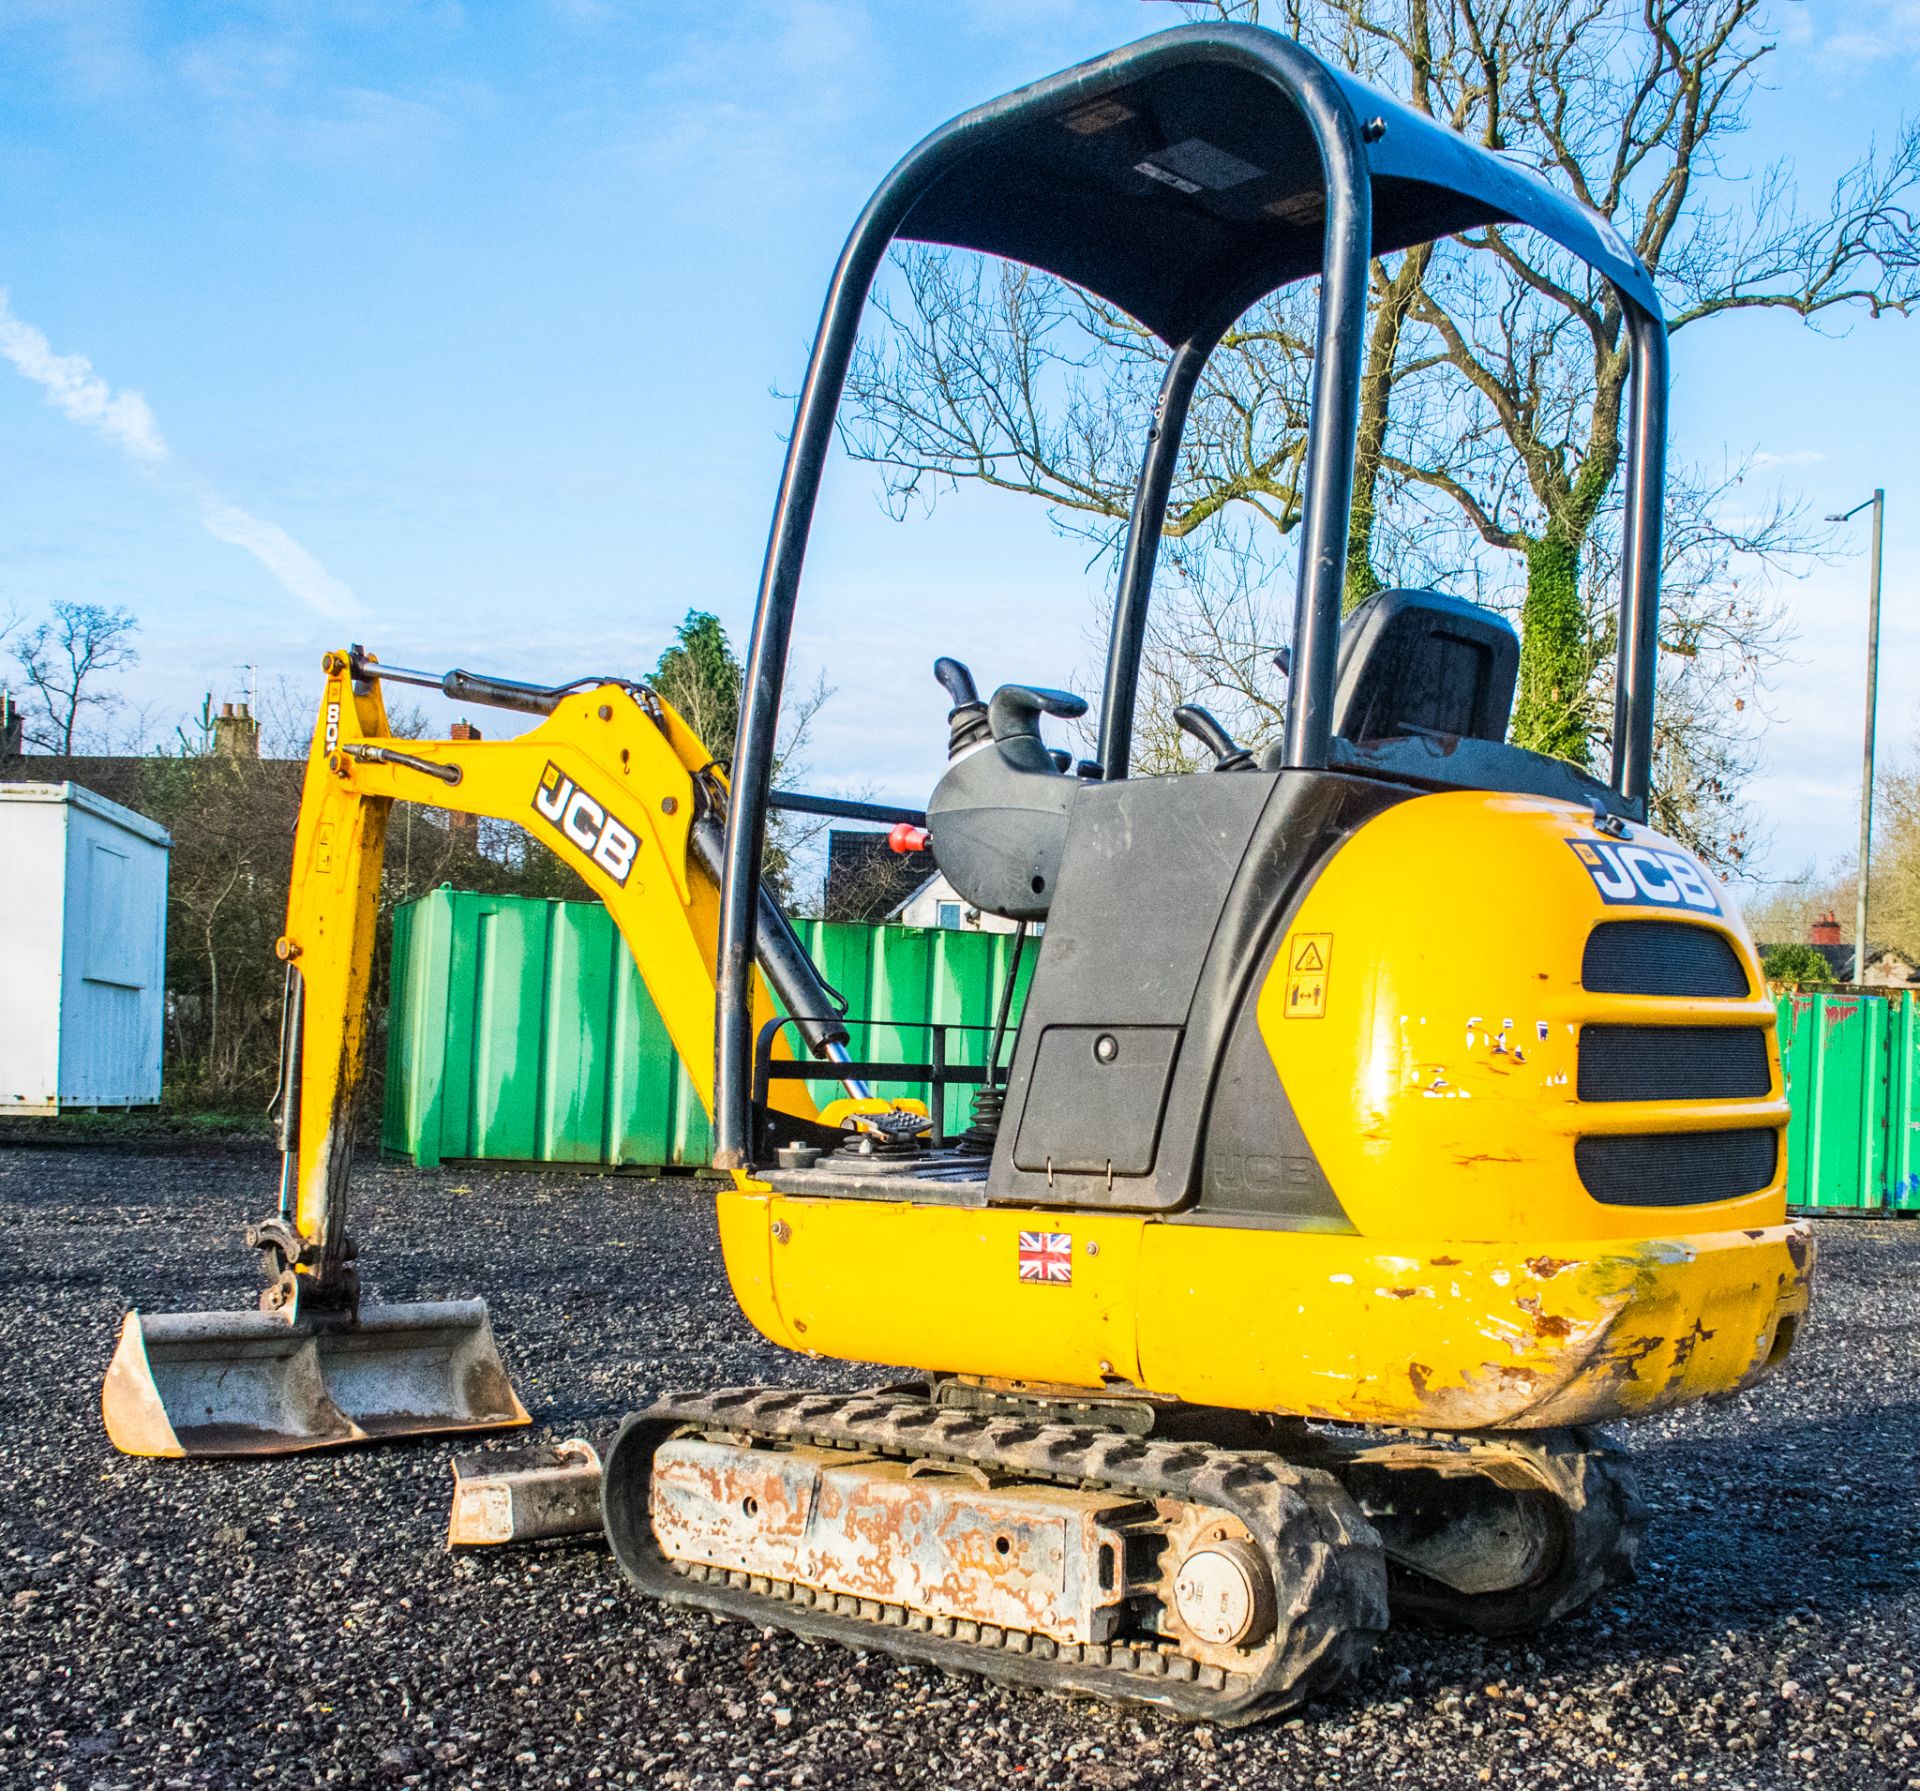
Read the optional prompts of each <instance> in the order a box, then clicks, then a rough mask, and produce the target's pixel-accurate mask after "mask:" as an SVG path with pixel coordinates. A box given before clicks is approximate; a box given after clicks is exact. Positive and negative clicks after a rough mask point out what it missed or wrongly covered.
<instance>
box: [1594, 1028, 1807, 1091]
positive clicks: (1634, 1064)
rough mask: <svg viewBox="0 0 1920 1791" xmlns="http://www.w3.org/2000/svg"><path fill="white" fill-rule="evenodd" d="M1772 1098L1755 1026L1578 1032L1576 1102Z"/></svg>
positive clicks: (1761, 1035) (1763, 1041) (1762, 1039)
mask: <svg viewBox="0 0 1920 1791" xmlns="http://www.w3.org/2000/svg"><path fill="white" fill-rule="evenodd" d="M1772 1090H1773V1077H1772V1074H1771V1072H1770V1071H1769V1069H1768V1067H1767V1035H1766V1033H1765V1031H1764V1030H1763V1029H1762V1028H1760V1027H1757V1026H1583V1027H1581V1028H1580V1082H1579V1095H1580V1099H1581V1100H1583V1101H1737V1100H1743V1099H1750V1098H1752V1099H1764V1098H1765V1097H1766V1096H1767V1095H1768V1094H1770V1093H1771V1092H1772Z"/></svg>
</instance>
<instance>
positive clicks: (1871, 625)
mask: <svg viewBox="0 0 1920 1791" xmlns="http://www.w3.org/2000/svg"><path fill="white" fill-rule="evenodd" d="M1869 505H1870V506H1871V507H1872V509H1873V548H1872V557H1871V560H1870V562H1869V570H1868V574H1867V578H1868V589H1867V735H1866V745H1865V748H1864V749H1863V751H1862V754H1861V766H1860V890H1859V895H1858V896H1857V897H1856V898H1855V901H1854V905H1853V980H1854V981H1855V982H1856V983H1858V982H1863V981H1865V979H1866V974H1867V866H1868V864H1869V862H1870V855H1871V853H1872V850H1873V719H1874V709H1875V707H1876V706H1877V704H1878V702H1879V696H1880V536H1881V530H1882V526H1883V525H1884V524H1885V522H1886V518H1887V494H1886V493H1885V492H1884V491H1882V490H1879V489H1878V488H1876V489H1875V491H1874V494H1873V496H1872V497H1870V498H1868V499H1867V500H1866V501H1865V502H1864V503H1859V504H1855V505H1854V507H1853V508H1852V509H1851V510H1847V511H1843V512H1842V513H1841V514H1840V515H1838V516H1829V517H1828V518H1827V521H1829V522H1847V521H1849V520H1850V519H1852V518H1853V517H1855V516H1858V515H1859V514H1860V512H1861V511H1862V510H1865V509H1866V508H1868V506H1869Z"/></svg>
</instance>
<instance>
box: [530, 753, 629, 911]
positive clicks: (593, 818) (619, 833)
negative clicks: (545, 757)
mask: <svg viewBox="0 0 1920 1791" xmlns="http://www.w3.org/2000/svg"><path fill="white" fill-rule="evenodd" d="M533 806H534V808H535V809H536V810H537V811H538V812H539V813H540V814H541V815H543V816H544V817H545V818H546V819H547V820H549V821H551V822H552V823H553V824H554V826H556V827H557V828H559V829H560V831H561V832H562V833H564V834H565V835H566V836H567V838H568V839H570V840H571V841H572V842H573V843H574V844H575V845H576V846H578V847H579V848H580V850H581V851H582V852H584V853H586V855H587V856H588V857H589V858H591V859H592V860H593V862H594V863H595V864H597V865H598V866H599V867H600V868H601V869H602V870H603V871H605V872H606V873H607V875H608V876H609V877H611V878H612V879H613V880H614V882H616V883H618V884H619V885H620V886H621V887H622V888H623V889H624V888H625V887H626V882H627V873H628V872H629V871H631V870H632V869H633V858H634V854H635V853H636V852H638V851H639V850H640V841H639V838H638V836H637V835H635V833H634V832H633V830H632V829H631V828H628V827H623V826H621V824H620V823H619V822H618V821H616V820H615V819H614V818H613V817H612V816H611V815H610V814H608V813H607V811H606V810H605V808H603V807H602V806H601V805H600V804H599V803H597V802H596V801H594V799H593V798H592V797H591V796H589V795H588V794H587V793H586V791H585V790H583V789H581V787H580V786H579V785H578V784H577V783H575V782H574V781H573V779H572V778H570V777H568V776H567V774H566V773H565V772H564V771H562V770H561V769H560V767H559V766H558V765H556V764H554V763H553V762H552V761H551V760H549V761H548V762H547V768H546V770H544V771H543V772H541V773H540V787H539V789H537V790H535V791H534V793H533Z"/></svg>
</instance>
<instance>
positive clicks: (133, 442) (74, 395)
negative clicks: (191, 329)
mask: <svg viewBox="0 0 1920 1791" xmlns="http://www.w3.org/2000/svg"><path fill="white" fill-rule="evenodd" d="M0 355H5V356H6V357H7V359H8V360H10V361H11V362H12V363H13V364H14V366H15V368H17V369H18V370H19V372H20V373H21V374H22V375H23V376H24V377H26V378H27V379H30V380H32V381H33V383H34V384H35V385H37V386H39V387H40V388H41V389H42V390H43V391H44V392H45V393H46V395H47V402H48V403H49V404H51V405H52V406H53V407H54V408H55V409H56V410H57V411H59V412H60V413H61V415H63V416H65V417H67V418H69V419H71V420H72V421H73V422H75V423H79V424H82V425H83V426H84V427H86V428H88V429H97V430H99V432H100V433H101V434H102V435H104V436H106V437H107V438H108V439H109V440H110V441H113V442H115V443H117V444H118V445H119V446H120V447H121V448H123V449H125V450H126V452H127V453H129V454H131V455H133V457H134V458H135V459H136V460H164V459H166V457H167V444H166V442H165V441H164V440H163V439H162V438H161V435H160V425H159V424H158V423H156V422H155V421H154V418H153V412H152V411H151V410H150V409H148V407H147V401H146V399H144V398H142V397H141V396H140V394H139V393H138V392H116V391H115V390H114V389H113V387H111V386H110V385H108V384H107V382H106V381H105V380H104V379H102V378H101V377H100V375H99V374H97V373H96V372H94V370H93V363H92V362H91V361H90V360H88V359H87V357H86V356H85V355H83V354H55V353H54V352H53V345H52V344H51V343H50V342H49V341H48V340H47V339H46V337H45V336H43V335H42V334H41V333H40V332H39V331H38V330H36V329H35V328H34V327H33V325H32V324H30V323H24V322H22V321H21V319H19V318H18V317H16V316H14V314H13V310H12V307H11V305H10V304H9V302H8V298H7V290H6V288H5V287H4V286H0Z"/></svg>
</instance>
